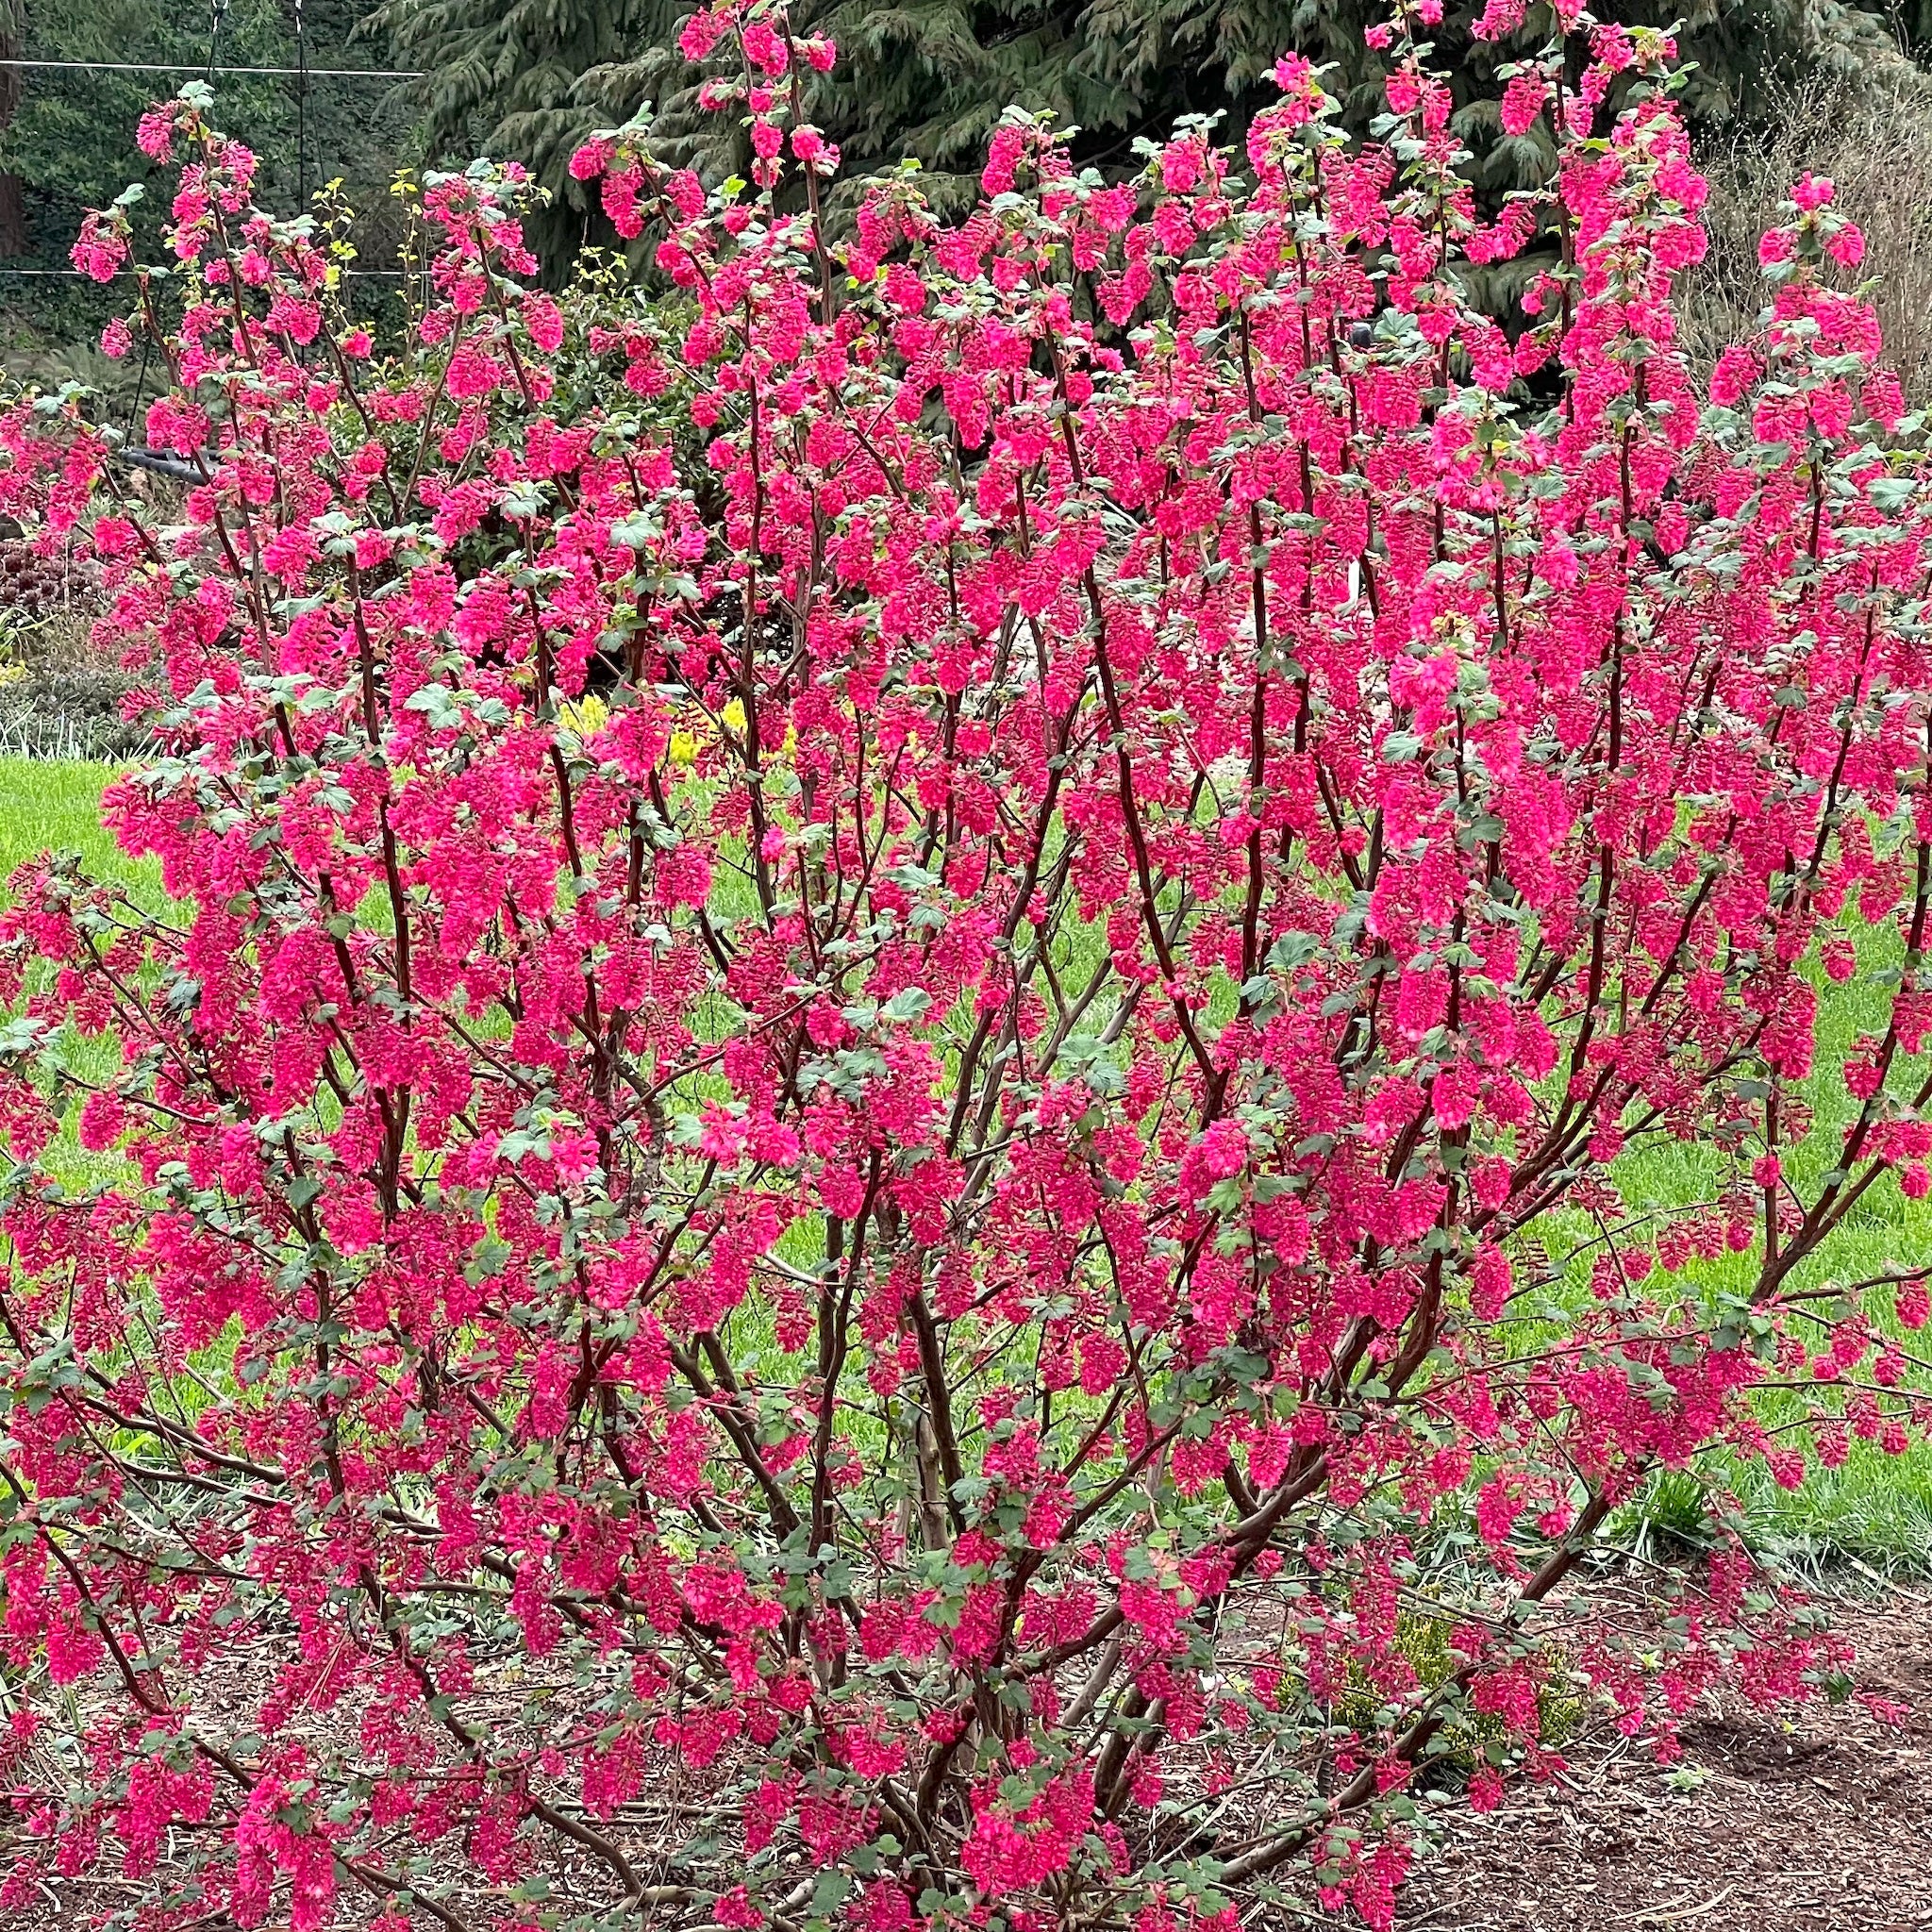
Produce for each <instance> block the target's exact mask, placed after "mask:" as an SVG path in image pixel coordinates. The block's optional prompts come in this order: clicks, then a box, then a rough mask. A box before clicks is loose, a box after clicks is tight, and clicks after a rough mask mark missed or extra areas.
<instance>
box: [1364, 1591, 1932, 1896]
mask: <svg viewBox="0 0 1932 1932" xmlns="http://www.w3.org/2000/svg"><path fill="white" fill-rule="evenodd" d="M1832 1624H1833V1627H1834V1628H1835V1629H1836V1630H1839V1631H1840V1632H1842V1633H1843V1634H1844V1635H1845V1636H1847V1637H1849V1638H1850V1639H1851V1640H1852V1641H1854V1642H1855V1643H1856V1644H1857V1652H1858V1660H1857V1667H1856V1677H1857V1684H1858V1687H1859V1689H1860V1691H1866V1692H1871V1693H1874V1694H1875V1695H1877V1696H1878V1697H1881V1698H1884V1699H1886V1700H1888V1701H1890V1702H1892V1703H1896V1704H1902V1705H1907V1706H1909V1707H1910V1710H1909V1713H1908V1715H1907V1717H1906V1718H1905V1719H1904V1721H1903V1722H1902V1723H1900V1724H1884V1723H1880V1722H1879V1721H1878V1720H1877V1719H1875V1718H1874V1716H1873V1715H1872V1714H1871V1712H1870V1711H1869V1710H1868V1709H1867V1708H1866V1707H1864V1706H1863V1705H1862V1704H1859V1703H1857V1702H1856V1701H1855V1702H1853V1703H1850V1704H1845V1705H1840V1706H1835V1707H1834V1706H1828V1705H1824V1704H1820V1705H1817V1706H1814V1707H1811V1708H1810V1709H1808V1710H1807V1711H1805V1712H1803V1713H1801V1714H1799V1715H1798V1716H1797V1717H1796V1718H1795V1719H1794V1720H1791V1721H1789V1722H1787V1721H1786V1720H1785V1719H1784V1718H1781V1717H1780V1716H1778V1715H1777V1714H1775V1713H1767V1712H1761V1711H1754V1710H1750V1709H1748V1708H1745V1707H1740V1706H1736V1705H1724V1706H1719V1707H1711V1708H1707V1709H1705V1710H1702V1711H1699V1712H1698V1713H1697V1714H1696V1715H1695V1716H1694V1717H1693V1718H1692V1720H1691V1722H1689V1723H1687V1724H1686V1725H1685V1727H1684V1732H1683V1743H1684V1757H1683V1759H1682V1760H1681V1763H1680V1764H1679V1766H1678V1767H1676V1770H1677V1773H1678V1775H1677V1776H1675V1777H1674V1778H1673V1777H1672V1775H1671V1774H1670V1772H1669V1771H1667V1770H1666V1768H1665V1767H1664V1766H1662V1765H1660V1764H1658V1763H1657V1760H1656V1758H1655V1757H1653V1756H1652V1754H1651V1752H1650V1750H1649V1749H1648V1747H1647V1746H1645V1745H1643V1744H1642V1743H1641V1742H1640V1743H1632V1742H1631V1741H1630V1740H1626V1739H1621V1738H1618V1737H1616V1736H1614V1734H1612V1735H1610V1736H1607V1737H1606V1736H1591V1737H1586V1738H1584V1739H1581V1740H1577V1741H1575V1742H1574V1743H1573V1744H1572V1745H1571V1746H1569V1747H1568V1748H1567V1749H1566V1751H1565V1754H1564V1755H1565V1756H1566V1757H1568V1759H1569V1760H1570V1770H1569V1772H1568V1774H1566V1775H1565V1776H1564V1777H1563V1778H1562V1779H1561V1780H1560V1781H1559V1782H1557V1783H1555V1784H1551V1785H1547V1786H1543V1787H1541V1788H1539V1787H1536V1786H1522V1787H1517V1788H1514V1789H1512V1790H1511V1792H1510V1795H1509V1798H1508V1800H1507V1802H1506V1803H1505V1805H1504V1806H1503V1807H1502V1808H1501V1809H1499V1810H1497V1811H1495V1812H1493V1813H1491V1815H1490V1816H1488V1817H1486V1818H1484V1817H1475V1816H1474V1815H1472V1814H1470V1813H1468V1812H1466V1811H1461V1810H1459V1809H1457V1810H1452V1812H1451V1817H1452V1820H1453V1822H1452V1824H1451V1825H1450V1829H1449V1835H1448V1840H1447V1842H1446V1843H1445V1845H1444V1846H1443V1848H1442V1850H1441V1853H1440V1854H1439V1855H1438V1856H1437V1857H1435V1858H1434V1859H1433V1860H1432V1861H1431V1862H1429V1863H1427V1864H1425V1865H1424V1866H1423V1867H1421V1868H1420V1869H1419V1870H1418V1871H1417V1873H1416V1874H1415V1876H1414V1878H1413V1879H1412V1880H1411V1882H1410V1884H1409V1885H1408V1887H1407V1890H1405V1892H1404V1895H1403V1900H1402V1911H1401V1917H1400V1920H1399V1922H1398V1923H1399V1925H1400V1927H1401V1932H1438V1928H1440V1932H1559V1928H1561V1932H1573V1928H1574V1932H1599V1928H1602V1932H1609V1928H1611V1927H1616V1928H1618V1932H1679V1928H1681V1932H1840V1928H1843V1932H1854V1928H1856V1932H1917V1928H1923V1927H1927V1926H1932V1595H1924V1594H1909V1595H1908V1594H1906V1593H1904V1592H1901V1591H1893V1592H1892V1593H1890V1594H1889V1595H1887V1596H1885V1597H1883V1598H1880V1599H1877V1600H1875V1601H1871V1602H1864V1603H1841V1604H1840V1605H1838V1606H1836V1607H1835V1608H1834V1614H1833V1617H1832ZM1693 1785H1694V1787H1695V1788H1694V1789H1687V1787H1691V1786H1693Z"/></svg>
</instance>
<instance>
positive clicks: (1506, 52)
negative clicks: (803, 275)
mask: <svg viewBox="0 0 1932 1932" xmlns="http://www.w3.org/2000/svg"><path fill="white" fill-rule="evenodd" d="M691 4H692V0H514V4H512V5H510V6H508V7H505V6H503V5H502V4H501V0H386V4H384V5H383V6H382V7H381V8H380V9H379V10H378V11H377V12H376V13H375V15H374V16H373V18H372V21H371V25H372V27H373V28H374V29H375V30H376V31H378V32H384V33H387V34H388V35H389V37H390V40H391V46H392V48H393V50H394V53H395V55H396V57H397V60H398V64H404V65H408V66H411V67H421V68H423V69H425V70H426V72H427V74H428V75H429V78H428V79H427V80H426V81H425V82H424V83H422V84H421V86H420V88H419V90H418V100H419V104H420V106H421V107H422V108H423V110H424V112H425V130H426V133H427V135H428V137H429V139H430V142H431V143H432V145H433V146H436V147H439V148H441V149H443V150H445V151H448V152H468V151H469V150H470V148H471V147H472V146H473V145H474V144H482V145H485V146H488V147H489V148H490V149H491V151H492V152H494V153H496V154H498V155H504V156H515V157H517V158H522V159H524V160H525V161H527V162H529V163H530V164H531V165H532V166H533V167H534V168H535V169H536V170H537V173H538V175H539V178H540V179H541V181H542V182H543V183H544V185H545V186H546V187H548V188H549V189H551V191H552V192H553V193H554V194H555V195H556V196H557V197H558V203H557V206H556V208H554V209H553V211H552V213H551V216H550V218H549V221H548V225H547V227H546V226H545V225H543V224H541V223H540V224H539V228H538V232H539V240H540V242H544V243H545V244H547V248H548V251H549V252H550V254H551V255H552V257H553V259H555V258H556V257H557V256H558V254H559V253H560V252H562V251H563V250H565V249H566V248H567V246H568V245H569V244H570V243H573V242H576V241H577V240H579V239H581V238H582V237H583V236H585V235H586V234H589V233H591V232H593V218H592V216H591V213H590V211H589V208H590V204H589V199H588V197H587V196H586V195H585V194H584V192H583V191H582V189H581V188H580V186H579V185H578V184H576V183H575V182H573V181H571V180H570V179H569V176H568V171H567V167H566V162H567V158H568V156H569V154H570V152H571V149H572V147H573V145H574V144H575V142H578V141H580V140H582V139H583V138H584V137H585V136H586V135H587V134H588V133H590V132H591V130H592V129H593V128H595V127H598V126H604V125H615V124H617V123H620V122H624V121H625V120H627V119H628V118H629V117H631V116H632V115H634V114H636V113H638V112H640V111H641V110H643V109H645V108H648V109H649V110H650V113H651V119H652V123H653V138H654V140H655V141H656V142H657V144H658V147H659V149H660V150H662V151H666V152H672V153H678V152H680V151H681V153H682V156H683V158H691V159H699V160H702V161H705V162H708V164H709V168H710V171H711V172H712V173H713V175H714V176H716V175H723V174H725V173H729V172H731V171H732V170H733V169H736V168H741V167H742V165H743V162H744V158H745V157H744V154H743V152H742V149H741V146H740V143H741V141H742V130H741V128H740V127H739V126H738V125H736V123H735V122H731V121H729V120H728V118H727V117H723V116H718V115H705V114H703V113H701V112H700V111H699V110H698V108H697V105H696V96H697V90H698V87H699V86H700V85H701V82H702V78H703V70H702V68H701V67H697V66H694V65H693V64H692V63H691V62H689V61H687V60H686V59H685V58H683V56H682V54H681V53H680V52H679V50H678V48H677V45H676V33H677V25H678V23H679V21H680V20H681V19H682V18H684V17H685V16H686V15H688V14H689V13H690V12H691ZM1928 4H1932V0H1928ZM1480 10H1481V9H1480V7H1479V6H1474V5H1469V4H1456V5H1452V6H1451V7H1449V8H1448V9H1447V10H1446V12H1445V14H1444V17H1443V19H1442V22H1441V26H1440V28H1439V29H1438V30H1437V32H1438V38H1437V58H1438V62H1439V64H1440V65H1441V67H1442V68H1443V69H1444V70H1446V71H1447V72H1448V73H1449V74H1450V75H1452V76H1453V85H1454V87H1455V90H1456V95H1457V132H1458V134H1460V135H1461V136H1462V137H1463V139H1464V140H1465V141H1466V142H1469V143H1470V145H1471V146H1472V148H1473V149H1474V152H1475V153H1476V155H1477V156H1478V157H1479V164H1480V167H1481V171H1482V173H1483V175H1484V176H1485V185H1486V186H1487V187H1489V188H1490V189H1491V190H1493V191H1496V192H1503V191H1507V190H1508V189H1510V188H1514V187H1518V186H1522V185H1524V183H1527V182H1529V181H1532V180H1535V179H1538V178H1541V173H1542V171H1543V169H1544V167H1545V166H1546V164H1547V161H1548V158H1549V156H1548V153H1547V136H1546V135H1541V134H1532V135H1529V136H1524V137H1521V138H1514V139H1512V138H1509V137H1506V136H1504V135H1503V134H1502V132H1501V128H1500V125H1499V123H1498V120H1497V108H1496V97H1497V94H1498V93H1499V92H1500V89H1499V87H1498V84H1497V72H1496V71H1497V69H1498V67H1500V66H1502V65H1505V64H1507V62H1508V61H1509V60H1511V59H1512V58H1521V57H1522V55H1523V54H1524V52H1525V51H1527V50H1528V49H1530V48H1533V47H1535V46H1537V45H1541V42H1542V41H1543V39H1544V38H1545V37H1546V36H1547V34H1548V31H1549V29H1550V25H1551V19H1552V16H1551V14H1550V11H1549V8H1547V7H1545V6H1537V7H1532V8H1530V9H1529V12H1528V14H1527V17H1526V19H1525V22H1524V27H1523V29H1522V31H1521V33H1520V34H1519V35H1518V36H1517V37H1516V38H1515V40H1514V41H1513V42H1501V43H1495V42H1491V43H1484V42H1478V41H1476V40H1474V39H1473V38H1472V36H1471V34H1470V30H1469V29H1470V25H1471V24H1472V22H1473V21H1474V19H1475V18H1476V16H1477V15H1478V13H1479V12H1480ZM1383 11H1384V9H1383V7H1382V0H817V4H811V0H807V4H805V5H802V6H800V7H799V8H797V9H796V11H795V13H794V21H795V24H796V28H797V30H798V31H799V32H801V33H811V34H823V35H826V36H829V37H830V38H831V39H832V40H834V41H835V42H837V44H838V47H839V50H840V51H839V62H838V66H837V67H836V69H835V70H834V71H833V72H832V73H831V74H827V75H811V76H809V84H808V90H807V97H806V108H807V111H808V114H809V115H810V116H811V117H812V119H813V120H814V121H815V122H816V124H817V125H819V126H820V127H822V128H823V129H824V133H825V134H826V136H827V137H828V138H829V139H830V140H833V141H835V142H838V143H839V145H840V148H841V153H842V156H843V159H844V167H845V174H844V178H845V180H846V181H847V182H848V183H849V182H851V181H853V180H855V179H857V178H858V176H860V175H863V174H865V173H867V172H876V171H878V170H880V169H886V168H891V167H892V166H894V165H896V164H897V163H899V162H900V161H901V160H902V159H904V158H908V157H910V158H916V159H917V160H918V161H919V163H920V164H921V167H922V170H923V172H924V176H925V183H924V185H925V192H927V194H928V195H929V196H931V197H932V198H933V199H934V200H935V201H936V202H938V203H939V204H941V205H942V206H943V205H947V204H952V205H958V202H959V201H960V200H961V199H963V198H965V197H967V195H968V194H969V192H970V186H971V183H972V181H973V179H974V175H975V172H976V169H975V162H974V157H975V156H976V155H977V154H979V153H981V152H983V150H984V147H985V143H986V142H987V140H988V138H989V136H990V134H991V130H992V128H993V127H994V126H995V125H997V123H998V121H999V118H1000V116H1001V114H1002V113H1003V112H1004V110H1005V109H1006V108H1008V106H1019V107H1022V108H1026V109H1028V110H1029V111H1031V112H1034V113H1050V114H1051V115H1053V116H1054V118H1055V121H1056V123H1057V125H1059V126H1061V127H1062V128H1066V127H1074V128H1077V129H1078V130H1079V137H1078V140H1077V141H1076V142H1075V153H1076V156H1077V157H1078V158H1080V159H1083V160H1086V161H1091V162H1095V163H1098V164H1099V165H1101V166H1103V167H1106V166H1108V165H1110V164H1119V165H1125V164H1127V163H1129V162H1131V160H1132V158H1133V143H1134V141H1135V140H1136V138H1138V137H1142V136H1152V135H1164V134H1165V133H1166V132H1167V130H1168V129H1169V128H1170V127H1172V126H1173V125H1174V123H1175V122H1176V121H1178V120H1179V119H1180V118H1181V117H1183V116H1186V115H1190V114H1209V115H1212V114H1221V115H1224V117H1225V119H1224V123H1223V125H1222V133H1223V136H1224V138H1225V137H1226V136H1228V135H1230V134H1233V135H1238V134H1239V133H1240V131H1241V128H1242V127H1243V126H1244V125H1246V122H1247V120H1248V118H1249V116H1250V115H1251V114H1252V113H1253V112H1254V111H1255V110H1256V108H1257V107H1258V106H1260V105H1262V104H1263V103H1264V101H1265V98H1266V96H1265V94H1264V92H1263V91H1262V83H1263V82H1264V81H1265V79H1266V76H1267V74H1268V72H1269V70H1270V68H1271V67H1272V65H1273V63H1274V59H1275V58H1276V57H1277V56H1278V55H1279V54H1280V53H1281V52H1282V51H1283V50H1284V49H1287V48H1293V49H1295V50H1297V51H1299V52H1301V53H1302V54H1304V55H1306V56H1307V57H1308V58H1311V59H1314V60H1316V61H1317V62H1321V63H1327V64H1328V65H1329V66H1330V68H1331V70H1332V71H1331V73H1330V75H1329V80H1328V85H1329V86H1330V88H1331V90H1332V91H1333V92H1335V93H1337V94H1338V95H1339V96H1341V99H1342V100H1343V101H1344V103H1345V105H1346V108H1347V112H1348V115H1349V118H1350V119H1351V120H1352V121H1353V122H1354V123H1355V124H1356V125H1357V126H1358V127H1361V128H1366V127H1367V125H1369V123H1370V122H1371V121H1372V120H1373V119H1374V115H1375V113H1376V112H1377V111H1378V104H1379V100H1380V83H1381V79H1382V76H1383V73H1384V63H1383V57H1382V56H1381V55H1380V54H1378V53H1376V52H1375V51H1374V49H1372V48H1370V47H1369V46H1367V45H1366V44H1365V43H1364V41H1363V38H1362V36H1363V31H1364V29H1365V28H1367V27H1369V26H1371V25H1374V22H1375V21H1376V20H1378V19H1379V18H1381V17H1382V14H1383ZM1606 12H1607V14H1608V15H1609V16H1611V17H1613V18H1615V19H1618V20H1621V21H1624V22H1625V23H1626V24H1629V25H1657V26H1666V27H1668V26H1671V25H1674V24H1678V23H1681V24H1682V25H1681V29H1680V33H1679V46H1680V50H1681V53H1682V56H1683V58H1685V60H1686V61H1687V62H1689V63H1692V65H1693V68H1694V71H1693V73H1692V74H1691V79H1690V81H1689V84H1688V87H1687V90H1686V95H1685V101H1686V107H1687V108H1688V111H1689V113H1690V115H1691V119H1692V121H1693V123H1697V122H1702V123H1705V124H1712V123H1720V122H1724V121H1727V120H1729V119H1731V118H1733V117H1735V116H1737V115H1739V114H1740V113H1742V114H1746V115H1748V114H1749V113H1751V112H1752V110H1753V108H1754V107H1755V106H1757V104H1758V102H1759V101H1760V100H1761V99H1762V97H1763V94H1764V91H1765V89H1766V88H1767V87H1768V86H1769V85H1770V84H1771V83H1772V82H1773V81H1774V79H1775V78H1776V77H1777V76H1778V75H1780V74H1789V73H1790V72H1791V71H1792V70H1794V69H1795V68H1797V67H1799V66H1801V65H1802V66H1804V67H1805V68H1806V69H1807V70H1812V71H1823V72H1825V73H1835V74H1842V75H1850V74H1856V73H1859V72H1863V71H1869V70H1871V69H1873V68H1874V67H1880V66H1887V65H1891V66H1903V65H1905V64H1906V57H1905V56H1904V54H1903V53H1902V52H1901V50H1900V47H1899V44H1898V41H1897V39H1896V37H1895V35H1896V29H1895V27H1894V25H1893V16H1892V14H1891V13H1890V12H1886V13H1883V14H1881V13H1880V12H1878V11H1876V10H1868V9H1866V8H1860V7H1858V6H1856V5H1852V4H1848V0H1742V4H1740V0H1700V4H1698V5H1696V6H1694V7H1692V8H1690V9H1689V10H1688V12H1687V10H1686V9H1685V8H1683V6H1682V5H1681V4H1680V0H1624V4H1621V5H1613V6H1611V7H1609V8H1606ZM848 192H849V190H848Z"/></svg>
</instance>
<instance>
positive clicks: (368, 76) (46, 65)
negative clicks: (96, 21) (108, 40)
mask: <svg viewBox="0 0 1932 1932" xmlns="http://www.w3.org/2000/svg"><path fill="white" fill-rule="evenodd" d="M5 67H20V68H35V69H42V70H48V71H53V72H58V73H72V74H192V75H202V76H204V77H205V76H206V75H208V73H209V72H210V70H209V69H208V68H206V67H168V66H161V65H158V64H151V63H149V62H147V61H144V60H0V68H5ZM212 72H214V73H216V74H240V75H288V76H289V77H291V78H300V77H301V76H302V75H305V74H306V75H307V76H308V79H310V80H422V79H425V77H426V76H425V74H424V73H423V72H422V70H420V69H415V68H398V67H309V68H306V69H305V68H301V67H217V68H214V69H213V70H212Z"/></svg>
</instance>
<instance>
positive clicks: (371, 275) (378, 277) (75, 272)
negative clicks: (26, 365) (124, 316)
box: [0, 266, 414, 282]
mask: <svg viewBox="0 0 1932 1932" xmlns="http://www.w3.org/2000/svg"><path fill="white" fill-rule="evenodd" d="M138 273H139V271H137V270H135V269H131V268H117V269H116V270H115V271H114V273H113V274H112V275H109V276H108V280H109V281H111V282H119V281H125V280H132V279H134V278H135V277H136V276H137V275H138ZM0 275H35V276H40V275H50V276H54V277H57V278H58V279H61V280H72V281H85V282H97V281H99V280H100V277H99V276H98V275H89V274H88V273H87V272H86V271H85V270H84V269H77V268H7V267H5V266H0ZM342 275H343V278H344V279H345V280H351V281H358V282H368V281H378V282H389V281H395V282H407V281H410V280H412V279H414V277H413V275H412V273H411V271H409V270H408V269H401V268H345V269H344V270H343V271H342Z"/></svg>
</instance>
